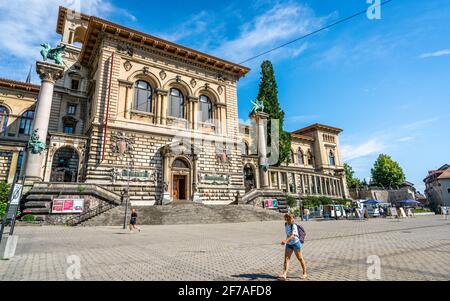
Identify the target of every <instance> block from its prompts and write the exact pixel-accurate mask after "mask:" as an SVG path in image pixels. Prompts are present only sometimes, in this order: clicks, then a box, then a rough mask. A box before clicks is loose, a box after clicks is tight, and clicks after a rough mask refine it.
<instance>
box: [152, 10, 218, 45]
mask: <svg viewBox="0 0 450 301" xmlns="http://www.w3.org/2000/svg"><path fill="white" fill-rule="evenodd" d="M210 21H211V18H210V17H209V16H208V13H207V12H206V11H201V12H200V13H198V14H195V15H193V16H190V17H189V18H188V20H187V21H185V22H183V23H181V24H179V25H178V26H177V29H176V30H175V31H173V32H166V33H160V34H158V33H157V34H155V35H156V36H159V37H161V38H163V39H165V40H168V41H171V42H179V41H180V40H182V39H184V38H188V37H191V36H195V35H197V34H201V33H203V32H205V31H206V30H208V27H209V25H210V24H209V22H210Z"/></svg>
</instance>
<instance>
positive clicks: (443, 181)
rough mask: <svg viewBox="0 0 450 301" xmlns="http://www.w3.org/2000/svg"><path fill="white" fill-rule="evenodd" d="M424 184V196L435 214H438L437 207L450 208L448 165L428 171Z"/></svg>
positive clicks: (449, 167)
mask: <svg viewBox="0 0 450 301" xmlns="http://www.w3.org/2000/svg"><path fill="white" fill-rule="evenodd" d="M424 182H425V186H426V189H425V194H426V196H427V198H428V201H429V202H430V205H431V207H432V208H433V209H434V210H435V211H436V212H439V210H438V208H439V206H444V207H450V165H448V164H445V165H443V166H441V167H440V168H439V169H437V170H432V171H429V172H428V175H427V177H426V178H425V179H424ZM439 213H440V212H439Z"/></svg>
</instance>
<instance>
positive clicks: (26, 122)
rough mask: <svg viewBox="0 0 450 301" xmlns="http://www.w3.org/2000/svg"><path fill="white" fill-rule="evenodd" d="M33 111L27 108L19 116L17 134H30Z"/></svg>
mask: <svg viewBox="0 0 450 301" xmlns="http://www.w3.org/2000/svg"><path fill="white" fill-rule="evenodd" d="M33 120H34V111H33V110H29V111H26V112H25V113H23V114H22V116H21V117H20V128H19V134H23V135H30V134H31V130H32V129H33Z"/></svg>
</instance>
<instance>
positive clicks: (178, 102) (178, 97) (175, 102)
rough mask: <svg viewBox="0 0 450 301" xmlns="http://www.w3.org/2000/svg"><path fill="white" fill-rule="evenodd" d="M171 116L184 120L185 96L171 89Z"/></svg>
mask: <svg viewBox="0 0 450 301" xmlns="http://www.w3.org/2000/svg"><path fill="white" fill-rule="evenodd" d="M169 115H170V116H172V117H175V118H184V95H183V93H181V91H180V90H178V89H175V88H172V89H170V100H169Z"/></svg>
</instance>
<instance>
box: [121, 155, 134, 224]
mask: <svg viewBox="0 0 450 301" xmlns="http://www.w3.org/2000/svg"><path fill="white" fill-rule="evenodd" d="M133 166H134V162H133V160H132V158H131V154H130V160H129V161H128V182H127V190H126V192H125V195H126V202H125V216H124V218H123V229H124V230H125V229H126V228H127V218H128V205H129V202H130V181H131V173H132V168H133Z"/></svg>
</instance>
